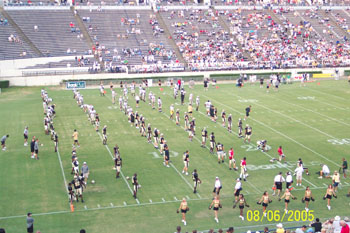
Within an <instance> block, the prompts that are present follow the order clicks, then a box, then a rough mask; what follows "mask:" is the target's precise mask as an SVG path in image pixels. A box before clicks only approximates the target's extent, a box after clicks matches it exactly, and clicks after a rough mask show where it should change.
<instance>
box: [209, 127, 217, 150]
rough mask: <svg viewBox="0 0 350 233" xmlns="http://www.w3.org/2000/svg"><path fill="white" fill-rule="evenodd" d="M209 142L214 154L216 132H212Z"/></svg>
mask: <svg viewBox="0 0 350 233" xmlns="http://www.w3.org/2000/svg"><path fill="white" fill-rule="evenodd" d="M209 140H210V153H212V154H213V153H214V148H215V144H216V143H215V136H214V132H212V133H211V134H210V138H209Z"/></svg>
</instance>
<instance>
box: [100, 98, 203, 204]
mask: <svg viewBox="0 0 350 233" xmlns="http://www.w3.org/2000/svg"><path fill="white" fill-rule="evenodd" d="M108 99H109V98H108ZM116 110H119V108H117V109H116ZM99 135H100V138H101V139H102V136H101V134H100V133H99ZM106 148H107V149H108V151H109V148H108V147H107V145H106ZM157 150H158V151H159V152H160V149H157ZM109 152H110V151H109ZM110 154H111V153H110ZM111 156H112V154H111ZM112 158H113V157H112ZM170 166H171V167H172V168H173V169H174V170H175V171H176V172H177V174H178V175H179V176H180V177H181V178H182V179H183V180H184V181H185V182H186V184H187V185H188V186H189V187H190V188H191V190H192V189H193V187H192V185H191V184H190V183H189V182H188V181H187V180H186V179H185V177H183V175H182V174H181V173H180V172H179V170H177V168H176V167H175V166H174V165H173V164H172V163H170ZM120 174H122V176H123V178H124V175H123V173H120ZM196 195H197V196H198V197H199V198H201V195H200V194H199V193H196ZM137 201H138V200H137Z"/></svg>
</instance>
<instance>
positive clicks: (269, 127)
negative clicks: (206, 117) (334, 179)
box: [203, 95, 339, 167]
mask: <svg viewBox="0 0 350 233" xmlns="http://www.w3.org/2000/svg"><path fill="white" fill-rule="evenodd" d="M203 96H205V95H203ZM206 97H207V98H209V97H208V96H206ZM216 102H218V101H216ZM218 103H219V104H220V105H222V106H225V107H226V108H229V109H231V110H233V111H235V112H237V113H239V114H241V115H243V114H242V113H241V112H239V111H237V110H236V109H233V108H232V107H230V106H228V105H226V104H223V103H220V102H218ZM250 119H251V120H252V121H255V122H257V123H258V124H260V125H262V126H264V127H266V128H268V129H270V130H272V131H274V132H275V133H277V134H279V135H281V136H283V137H285V138H287V139H289V140H290V141H292V142H294V143H296V144H298V145H299V146H301V147H303V148H304V149H306V150H308V151H310V152H312V153H314V154H315V155H318V156H319V157H321V158H323V159H324V160H327V161H328V162H330V163H332V164H334V165H336V166H337V167H339V164H337V163H335V162H334V161H332V160H330V159H328V158H327V157H326V156H324V155H322V154H320V153H318V152H316V151H314V150H313V149H311V148H309V147H307V146H305V145H304V144H302V143H300V142H298V141H296V140H295V139H293V138H291V137H289V136H287V135H285V134H284V133H282V132H280V131H278V130H276V129H274V128H272V127H271V126H268V125H266V124H265V123H262V122H261V121H259V120H256V119H254V118H251V117H250Z"/></svg>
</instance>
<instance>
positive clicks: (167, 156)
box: [164, 140, 170, 167]
mask: <svg viewBox="0 0 350 233" xmlns="http://www.w3.org/2000/svg"><path fill="white" fill-rule="evenodd" d="M169 160H170V153H169V147H168V144H166V140H164V166H166V167H170V166H169Z"/></svg>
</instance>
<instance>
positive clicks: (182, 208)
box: [176, 198, 190, 226]
mask: <svg viewBox="0 0 350 233" xmlns="http://www.w3.org/2000/svg"><path fill="white" fill-rule="evenodd" d="M189 210H190V208H188V205H187V201H186V198H183V199H182V202H181V204H180V207H179V209H177V211H176V212H177V213H179V212H180V211H181V215H182V220H181V221H182V222H183V223H184V225H185V226H186V224H187V223H186V213H187V211H189Z"/></svg>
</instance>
